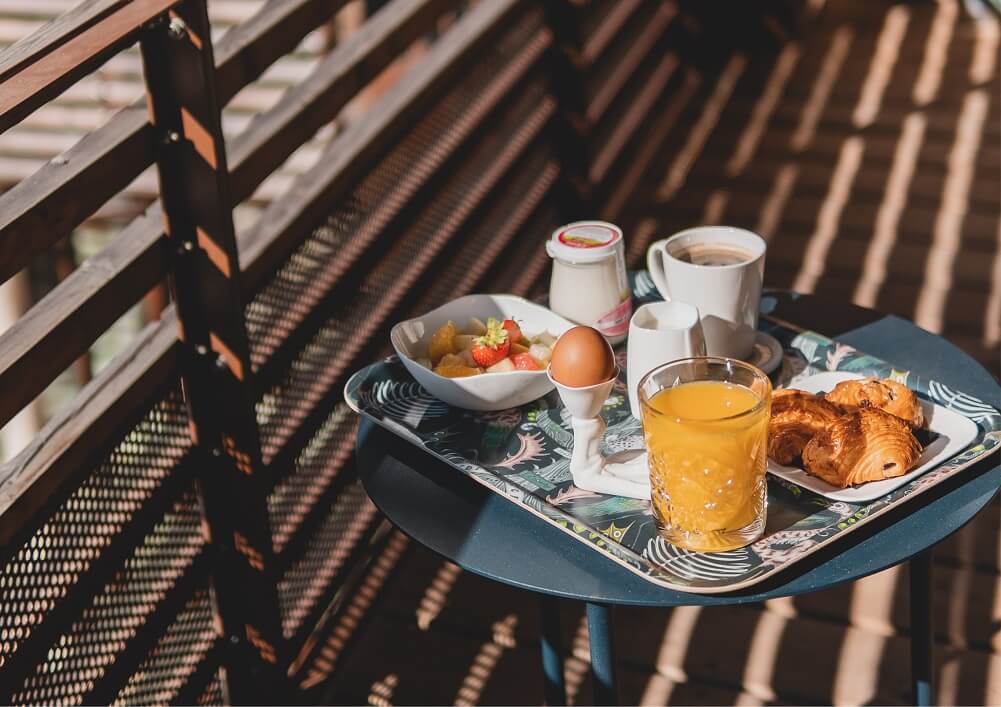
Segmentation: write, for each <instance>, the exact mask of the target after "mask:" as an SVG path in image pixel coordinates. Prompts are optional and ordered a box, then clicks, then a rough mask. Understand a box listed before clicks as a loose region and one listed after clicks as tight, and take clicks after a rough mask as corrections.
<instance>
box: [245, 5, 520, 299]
mask: <svg viewBox="0 0 1001 707" xmlns="http://www.w3.org/2000/svg"><path fill="white" fill-rule="evenodd" d="M519 4H520V3H519V2H518V0H495V1H494V2H489V3H481V4H478V5H477V6H476V7H474V8H473V9H471V10H470V11H469V12H468V13H467V14H466V15H465V16H463V17H462V18H461V19H460V20H459V21H458V22H457V23H456V24H455V25H454V26H453V27H452V28H450V29H449V31H448V32H447V33H446V34H445V35H444V36H443V37H442V38H441V39H440V40H439V41H438V42H437V43H436V45H435V46H434V47H433V48H432V49H431V51H430V52H429V53H428V55H427V56H426V57H425V58H424V60H423V61H422V62H421V63H420V64H419V65H418V66H417V67H416V68H415V69H414V71H413V72H412V73H410V74H409V75H408V76H406V77H405V78H404V79H403V80H402V81H401V82H400V83H399V84H397V85H396V86H394V87H393V89H391V90H390V92H389V93H388V94H387V95H386V101H385V102H384V103H383V104H382V109H381V111H380V112H379V113H378V114H377V115H373V116H372V117H371V119H366V120H364V121H360V122H358V123H356V124H355V125H354V126H352V127H351V128H350V129H349V130H348V131H347V132H346V133H345V134H344V138H345V139H342V140H339V141H338V148H337V150H336V151H332V152H331V154H330V159H326V160H323V161H322V162H320V163H319V164H318V165H317V166H316V167H315V168H314V169H313V170H311V171H310V172H309V173H307V175H304V176H303V177H302V178H300V179H299V180H297V182H296V185H295V186H294V187H293V188H292V189H291V190H290V191H289V193H288V195H287V196H286V197H285V198H283V199H280V200H278V201H275V202H273V203H272V204H271V205H270V207H269V208H268V209H267V210H266V211H265V212H264V214H263V215H262V217H261V219H260V221H259V222H258V223H257V225H256V226H255V227H254V228H253V229H252V230H251V231H249V232H248V233H247V234H246V236H245V238H243V239H242V242H241V243H240V262H241V267H242V268H243V271H244V272H243V285H244V287H245V290H246V291H247V292H256V291H257V290H258V289H259V288H260V287H261V286H262V285H263V282H264V279H265V278H266V277H267V276H268V275H269V274H270V273H272V272H274V270H275V269H276V268H277V267H278V265H279V264H280V263H281V262H282V261H283V260H284V258H285V257H286V256H287V254H288V253H289V252H290V251H291V250H292V249H293V248H295V247H296V245H298V243H299V242H300V241H301V240H302V238H303V237H304V236H305V235H306V233H307V232H308V231H309V230H310V229H312V228H313V227H314V226H315V225H316V224H317V223H318V222H319V221H320V219H321V218H323V215H324V213H325V212H326V211H327V210H328V209H329V205H330V203H332V201H333V200H334V199H336V198H337V195H338V194H340V193H342V192H343V191H344V190H345V189H346V188H348V187H349V186H350V185H352V184H354V183H355V182H356V181H357V179H358V178H359V177H360V176H361V175H362V174H363V173H365V172H366V171H367V170H368V169H369V166H370V165H371V164H372V160H374V159H376V157H377V156H378V155H379V154H380V153H381V152H383V151H384V150H385V149H386V148H387V147H388V146H389V145H390V144H391V143H392V140H393V138H394V137H395V135H396V133H397V131H398V130H399V129H401V128H402V127H403V126H405V125H406V124H407V123H408V122H409V121H411V120H412V119H413V117H414V116H415V115H417V114H418V113H419V111H420V110H421V109H422V108H423V107H424V106H425V105H426V104H427V103H428V102H430V101H431V100H433V97H434V95H435V94H436V93H437V92H438V91H440V90H441V89H442V88H443V87H445V86H447V85H448V84H449V83H450V82H452V81H453V79H454V78H455V77H456V76H457V75H459V74H460V73H461V72H462V71H463V69H464V68H465V64H464V62H466V61H468V60H469V59H471V58H472V56H473V55H474V54H475V53H476V52H477V51H478V50H480V49H481V48H483V47H484V46H486V45H487V44H488V43H489V42H490V41H491V40H492V39H493V38H494V37H496V36H497V34H498V33H499V32H500V31H502V30H503V29H504V27H505V25H506V24H507V22H508V20H509V18H510V17H511V16H512V14H513V13H514V11H515V9H516V8H517V7H518V6H519Z"/></svg>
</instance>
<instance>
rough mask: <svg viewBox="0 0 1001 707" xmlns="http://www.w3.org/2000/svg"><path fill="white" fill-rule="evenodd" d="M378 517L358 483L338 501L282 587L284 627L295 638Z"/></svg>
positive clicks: (342, 494) (285, 578)
mask: <svg viewBox="0 0 1001 707" xmlns="http://www.w3.org/2000/svg"><path fill="white" fill-rule="evenodd" d="M376 516H377V510H376V508H375V506H374V505H373V504H372V502H371V501H370V500H369V499H368V496H366V495H365V490H364V489H363V488H362V487H361V484H359V483H358V482H354V483H352V484H351V485H350V486H348V487H347V488H346V489H345V490H344V491H343V492H341V494H340V495H339V496H338V497H337V500H336V501H335V502H334V504H333V507H332V508H331V510H330V513H329V514H328V515H327V518H326V520H325V521H324V523H323V524H322V525H321V526H320V528H319V530H317V532H316V533H315V534H314V535H313V536H312V538H310V541H309V544H308V545H307V547H306V550H305V552H304V553H303V555H302V558H301V559H300V560H299V561H298V562H296V563H295V565H294V566H293V567H292V568H291V569H290V570H289V571H288V572H286V573H285V577H284V578H283V579H282V581H281V582H279V583H278V594H279V599H280V601H281V606H282V626H283V629H284V631H285V635H286V637H291V636H293V635H294V634H295V633H296V632H297V631H298V630H299V629H300V628H301V626H302V623H303V621H304V620H305V618H306V617H307V616H309V615H310V613H311V612H313V611H314V610H315V609H316V607H317V602H319V601H320V600H321V599H322V598H323V597H324V595H325V593H326V590H327V588H328V587H329V586H330V583H331V581H332V580H333V578H334V577H336V576H337V573H338V572H340V571H341V570H342V569H344V567H345V564H346V562H347V560H348V558H350V557H351V556H352V554H353V553H354V551H355V548H356V546H357V545H358V543H359V542H362V541H363V540H364V539H365V538H366V537H367V533H368V531H369V530H371V528H372V525H373V522H374V521H375V519H376Z"/></svg>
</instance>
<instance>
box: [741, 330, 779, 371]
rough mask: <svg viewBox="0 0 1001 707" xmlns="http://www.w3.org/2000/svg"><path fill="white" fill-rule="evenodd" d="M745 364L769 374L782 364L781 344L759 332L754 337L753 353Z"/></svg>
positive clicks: (772, 337)
mask: <svg viewBox="0 0 1001 707" xmlns="http://www.w3.org/2000/svg"><path fill="white" fill-rule="evenodd" d="M745 362H746V363H749V364H751V365H752V366H757V367H758V368H760V369H761V370H762V371H764V372H765V373H771V372H772V371H774V370H775V369H776V368H778V367H779V364H780V363H782V344H780V343H779V341H778V339H776V338H775V337H774V336H772V335H771V334H766V333H765V332H763V331H759V332H757V333H756V334H755V336H754V351H752V352H751V355H750V356H749V357H747V358H746V359H745Z"/></svg>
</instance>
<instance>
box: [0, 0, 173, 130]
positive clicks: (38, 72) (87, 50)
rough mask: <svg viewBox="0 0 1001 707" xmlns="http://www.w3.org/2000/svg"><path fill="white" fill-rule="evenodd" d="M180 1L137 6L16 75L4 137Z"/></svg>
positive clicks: (154, 0)
mask: <svg viewBox="0 0 1001 707" xmlns="http://www.w3.org/2000/svg"><path fill="white" fill-rule="evenodd" d="M175 1H176V0H131V2H128V3H124V4H122V5H121V6H120V7H119V8H116V9H115V10H114V11H113V12H111V13H109V14H107V15H105V16H104V17H102V18H101V19H100V20H99V21H97V22H95V23H94V24H92V25H91V26H90V27H88V28H87V29H85V30H83V31H82V32H77V33H74V34H73V36H72V37H71V38H69V39H68V40H67V41H65V42H63V43H62V44H61V45H60V46H59V51H54V52H51V53H49V54H45V55H43V56H41V57H38V58H37V60H32V61H29V62H27V63H24V64H22V65H20V67H19V69H18V70H17V72H16V73H13V74H11V75H10V76H8V77H7V78H6V79H5V80H4V81H3V82H2V83H0V132H3V131H5V130H7V129H8V128H10V127H11V126H13V125H16V124H17V123H19V122H20V121H21V120H22V119H24V117H25V116H27V115H30V114H31V113H32V112H33V111H34V110H35V109H36V108H38V107H39V106H41V105H42V104H44V103H47V102H48V101H50V100H51V99H53V98H54V97H56V96H58V95H59V94H60V93H62V92H63V91H64V90H66V88H67V87H68V86H70V85H71V84H73V83H75V82H76V81H78V80H79V79H80V78H81V77H83V76H85V75H86V74H89V73H90V72H91V71H93V70H94V69H96V68H97V67H98V66H100V65H101V63H102V62H104V61H105V60H107V59H108V57H110V56H111V55H112V54H114V53H116V52H118V51H120V50H121V49H123V48H124V47H126V46H127V45H128V44H130V43H131V42H132V41H133V40H134V39H135V37H136V35H137V34H138V32H139V31H140V29H141V28H142V26H143V25H144V24H145V23H147V22H149V21H150V20H152V19H153V18H155V17H157V16H158V15H160V14H162V13H163V12H165V11H166V10H168V9H169V8H170V7H171V6H172V5H174V3H175ZM33 59H34V57H33Z"/></svg>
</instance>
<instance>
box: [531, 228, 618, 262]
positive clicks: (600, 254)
mask: <svg viewBox="0 0 1001 707" xmlns="http://www.w3.org/2000/svg"><path fill="white" fill-rule="evenodd" d="M621 243H622V229H621V228H619V227H618V226H616V225H615V224H614V223H607V222H605V221H574V222H573V223H568V224H567V225H565V226H560V227H559V228H557V229H556V230H555V231H553V235H552V236H551V237H550V238H549V240H548V241H546V253H548V254H549V257H550V258H559V259H560V260H568V261H570V262H571V263H596V262H598V261H599V260H605V259H606V258H609V257H612V256H614V255H615V253H616V251H617V250H618V248H619V247H620V244H621Z"/></svg>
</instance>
